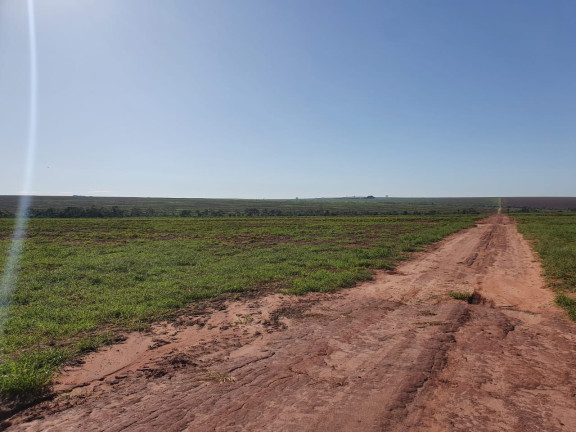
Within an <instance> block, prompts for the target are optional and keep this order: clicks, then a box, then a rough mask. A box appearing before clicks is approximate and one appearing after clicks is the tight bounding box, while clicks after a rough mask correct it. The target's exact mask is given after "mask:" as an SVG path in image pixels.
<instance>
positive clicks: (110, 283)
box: [0, 215, 477, 400]
mask: <svg viewBox="0 0 576 432" xmlns="http://www.w3.org/2000/svg"><path fill="white" fill-rule="evenodd" d="M475 218H477V217H475V216H471V215H451V216H438V215H436V216H396V217H393V216H387V217H365V216H363V217H347V218H289V217H286V218H203V219H185V218H172V219H170V218H148V219H35V220H32V221H31V223H30V227H29V233H28V241H27V245H26V250H25V255H24V258H23V263H22V271H21V278H20V279H19V281H18V286H17V288H16V291H15V293H14V295H13V298H12V307H11V308H10V309H9V310H2V311H0V312H1V313H7V314H8V320H7V324H6V329H5V333H4V335H3V337H2V339H1V340H0V361H1V364H0V393H2V394H3V395H4V397H5V398H12V400H14V398H18V397H21V396H22V395H31V394H37V393H38V392H42V391H44V390H45V389H46V387H47V386H48V385H49V383H50V380H51V377H52V375H53V373H54V371H55V370H56V369H57V368H58V367H59V366H60V365H61V364H62V363H63V362H66V361H68V360H69V359H71V358H73V357H74V356H76V355H78V354H79V353H82V352H85V351H89V350H92V349H94V348H96V347H98V346H100V345H101V344H103V343H106V342H108V341H111V340H114V339H115V338H116V337H117V336H118V334H119V332H121V331H126V330H135V329H142V328H145V327H146V326H147V325H149V323H150V322H152V321H155V320H159V319H163V318H166V317H167V316H169V315H171V314H174V313H175V311H177V310H178V308H180V307H183V306H186V305H189V304H191V303H193V302H195V301H197V300H201V299H206V298H210V297H215V296H218V295H220V294H223V293H242V292H246V291H255V292H265V291H270V290H272V291H282V292H286V293H305V292H309V291H323V292H326V291H333V290H335V289H338V288H343V287H349V286H352V285H354V284H355V283H357V282H358V281H362V280H367V279H370V278H371V276H372V274H373V271H374V270H375V269H379V268H380V269H391V268H393V267H394V266H395V265H396V263H397V262H398V260H400V259H402V258H404V257H406V256H407V255H406V254H407V253H408V252H410V251H414V250H418V249H419V248H421V247H422V246H423V245H426V244H429V243H432V242H435V241H437V240H440V239H441V238H443V237H444V236H446V235H448V234H451V233H454V232H456V231H459V230H461V229H463V228H466V227H468V226H470V225H472V224H473V223H474V220H475ZM11 235H12V222H11V221H10V220H0V260H2V259H5V256H6V252H7V249H8V245H9V242H10V237H11ZM1 265H2V262H0V268H1Z"/></svg>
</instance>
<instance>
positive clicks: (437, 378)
mask: <svg viewBox="0 0 576 432" xmlns="http://www.w3.org/2000/svg"><path fill="white" fill-rule="evenodd" d="M540 273H541V269H540V266H539V263H538V262H537V261H536V260H535V259H534V255H533V253H532V251H531V249H530V247H529V246H528V244H527V243H526V241H524V240H523V238H522V237H521V236H520V235H519V234H518V232H517V231H516V227H515V225H514V224H513V223H512V222H511V221H510V220H509V219H508V217H507V216H504V215H495V216H492V217H491V218H489V219H487V220H485V221H484V222H483V223H481V224H478V226H477V227H475V228H471V229H468V230H465V231H463V232H460V233H458V234H456V235H453V236H451V237H449V238H447V239H446V240H444V241H442V242H440V243H438V244H437V245H436V246H435V247H433V248H431V249H430V250H429V251H428V252H425V253H420V254H417V255H416V256H415V257H414V259H412V260H410V261H407V262H405V263H403V264H402V265H400V266H399V267H398V269H397V270H396V271H393V272H381V273H379V274H378V275H377V277H376V279H375V280H374V281H372V282H369V283H364V284H361V285H359V286H357V287H356V288H352V289H348V290H344V291H341V292H339V293H337V294H309V295H306V296H301V297H292V296H283V295H278V294H275V295H270V296H267V297H263V298H260V299H252V300H243V301H236V302H227V303H226V304H224V305H223V307H221V308H220V310H212V311H210V312H209V313H206V314H204V315H200V316H196V315H191V316H183V317H181V319H180V320H179V321H178V322H176V323H171V324H168V323H161V324H159V325H157V326H156V327H155V328H154V329H153V331H152V332H151V333H150V334H133V335H129V336H128V338H127V340H126V341H125V342H124V343H122V344H118V345H115V346H112V347H108V348H106V349H104V350H102V351H100V352H97V353H94V354H91V355H89V356H87V357H86V358H85V359H84V360H85V361H84V364H82V365H79V366H75V367H69V368H67V369H65V370H64V371H63V372H62V374H61V375H60V377H59V378H58V382H57V384H56V391H57V393H58V396H57V397H55V398H54V399H53V400H51V401H47V402H44V403H42V404H40V405H38V406H36V407H33V408H31V409H29V410H27V411H24V412H22V413H19V414H17V415H16V416H14V417H12V418H11V419H10V420H9V421H8V422H6V423H4V427H7V428H8V429H9V430H14V431H20V430H22V431H23V430H28V431H49V430H52V431H62V430H77V429H81V430H83V431H100V430H107V431H120V430H133V431H136V430H138V431H144V430H162V431H183V430H187V431H241V430H247V431H253V430H259V431H279V430H284V431H303V430H309V431H336V430H337V431H382V430H386V431H406V430H410V431H470V430H474V431H519V430H522V431H572V430H576V357H575V356H574V352H575V348H576V325H575V324H574V323H572V322H570V321H568V320H567V318H566V317H565V315H564V313H563V312H561V311H560V310H559V309H558V308H556V307H555V306H554V305H553V294H552V292H551V291H550V290H549V289H547V288H546V286H545V283H544V281H543V280H542V278H541V275H540ZM454 292H458V293H470V294H472V293H473V294H474V295H472V296H471V297H470V299H469V301H465V300H457V299H454V298H452V297H451V295H450V293H454ZM472 303H473V304H472Z"/></svg>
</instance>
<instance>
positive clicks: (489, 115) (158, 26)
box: [0, 0, 576, 198]
mask: <svg viewBox="0 0 576 432" xmlns="http://www.w3.org/2000/svg"><path fill="white" fill-rule="evenodd" d="M35 5H36V24H37V37H38V44H37V48H38V89H39V92H38V149H37V158H36V168H35V177H34V182H33V186H32V189H33V192H34V193H36V194H42V195H52V194H80V195H105V196H169V197H239V198H264V197H266V198H293V197H296V196H299V197H328V196H347V195H375V196H383V195H390V196H517V195H532V196H541V195H551V196H556V195H568V196H575V195H576V24H575V23H576V2H575V1H573V0H566V1H563V0H553V1H551V0H541V1H533V0H516V1H515V0H506V1H502V0H492V1H487V0H482V1H466V0H418V1H416V0H397V1H396V0H394V1H388V0H377V1H368V0H349V1H337V0H326V1H322V0H313V1H311V0H301V1H299V0H278V1H269V0H261V1H256V0H242V1H238V0H227V1H219V0H205V1H200V0H35ZM28 46H29V43H28V29H27V9H26V2H25V1H23V0H0V161H1V166H2V169H1V170H0V194H16V193H19V192H21V190H22V184H23V176H24V172H25V159H26V145H27V144H26V143H27V141H26V140H27V133H28V127H27V122H28V110H29V107H28V104H29V84H28V80H29V67H30V62H29V57H28V49H29V48H28Z"/></svg>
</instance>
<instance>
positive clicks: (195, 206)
mask: <svg viewBox="0 0 576 432" xmlns="http://www.w3.org/2000/svg"><path fill="white" fill-rule="evenodd" d="M18 199H19V197H18V196H14V195H12V196H0V217H13V216H14V214H15V212H16V210H17V208H18ZM497 207H498V200H497V199H496V198H376V197H372V196H367V197H359V198H317V199H286V200H281V199H276V200H267V199H262V200H249V199H245V200H241V199H200V198H103V197H78V196H74V197H46V196H36V197H33V199H32V205H31V210H30V217H32V218H117V217H154V216H161V217H269V216H271V217H278V216H360V215H365V216H378V215H408V214H410V215H423V214H424V215H435V214H479V213H490V212H494V211H495V209H496V208H497Z"/></svg>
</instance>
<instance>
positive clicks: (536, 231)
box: [515, 214, 576, 321]
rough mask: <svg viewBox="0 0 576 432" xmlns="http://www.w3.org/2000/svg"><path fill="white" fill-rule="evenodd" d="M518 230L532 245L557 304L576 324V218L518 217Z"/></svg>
mask: <svg viewBox="0 0 576 432" xmlns="http://www.w3.org/2000/svg"><path fill="white" fill-rule="evenodd" d="M515 217H516V219H517V220H518V222H519V224H518V230H519V231H520V232H521V233H522V234H524V235H525V236H526V237H527V238H528V239H530V240H532V241H533V244H534V247H535V249H536V251H537V252H538V254H539V255H540V257H541V258H542V265H543V267H544V273H545V276H546V278H547V279H548V281H549V282H550V283H551V284H552V286H553V287H554V288H555V289H556V292H557V296H556V302H557V303H558V304H559V305H560V306H562V307H564V308H565V309H566V310H567V311H568V313H569V315H570V318H572V319H573V320H574V321H576V215H575V214H530V215H516V216H515Z"/></svg>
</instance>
